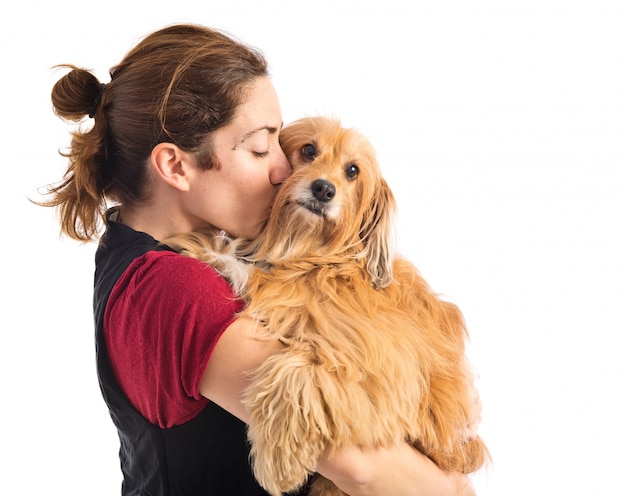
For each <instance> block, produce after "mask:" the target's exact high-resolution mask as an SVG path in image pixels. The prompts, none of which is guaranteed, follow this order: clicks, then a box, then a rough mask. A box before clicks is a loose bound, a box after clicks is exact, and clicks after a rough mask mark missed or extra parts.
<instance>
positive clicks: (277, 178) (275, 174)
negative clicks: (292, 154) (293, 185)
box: [270, 148, 293, 185]
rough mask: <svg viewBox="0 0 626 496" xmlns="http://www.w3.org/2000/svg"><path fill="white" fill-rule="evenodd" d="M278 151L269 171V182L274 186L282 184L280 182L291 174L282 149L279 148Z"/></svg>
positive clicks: (291, 170) (289, 165)
mask: <svg viewBox="0 0 626 496" xmlns="http://www.w3.org/2000/svg"><path fill="white" fill-rule="evenodd" d="M278 150H279V153H277V154H276V155H275V157H276V158H275V160H274V162H273V163H272V166H271V170H270V182H271V183H272V184H274V185H279V184H282V182H283V181H284V180H285V179H287V178H288V177H289V176H290V175H291V173H292V172H293V169H292V168H291V164H290V163H289V161H288V160H287V157H286V156H285V154H284V152H283V150H282V148H279V149H278Z"/></svg>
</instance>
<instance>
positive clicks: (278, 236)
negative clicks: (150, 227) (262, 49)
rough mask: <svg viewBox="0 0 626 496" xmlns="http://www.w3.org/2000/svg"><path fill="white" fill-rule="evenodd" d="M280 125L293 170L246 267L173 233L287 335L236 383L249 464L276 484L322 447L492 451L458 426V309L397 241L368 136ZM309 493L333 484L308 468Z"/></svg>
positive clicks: (329, 124) (329, 126) (465, 415)
mask: <svg viewBox="0 0 626 496" xmlns="http://www.w3.org/2000/svg"><path fill="white" fill-rule="evenodd" d="M280 138H281V146H282V147H283V149H284V151H285V153H286V155H287V158H288V159H289V161H290V163H291V164H292V166H293V169H294V172H293V174H292V175H291V176H290V177H289V179H287V180H286V181H285V183H284V185H283V186H282V188H281V190H280V192H279V194H278V197H277V199H276V202H275V205H274V207H273V210H272V212H271V215H270V218H269V219H268V223H267V226H266V229H265V230H264V232H263V234H262V235H261V237H260V238H259V240H257V244H256V245H255V247H254V255H253V258H254V260H255V261H256V262H257V265H248V266H247V267H248V270H245V271H244V274H245V276H246V277H247V281H246V280H245V278H244V280H242V278H241V273H240V272H238V271H240V270H241V266H239V267H237V268H234V265H237V264H232V263H230V262H227V260H228V257H227V256H222V255H217V254H216V253H215V252H214V251H211V249H209V246H210V245H211V244H212V243H214V240H213V239H211V238H210V237H206V236H202V235H196V237H195V238H193V239H192V238H188V239H187V240H186V241H184V242H181V240H180V239H178V240H176V241H173V242H171V243H170V244H171V245H174V246H176V247H178V248H179V249H180V248H182V249H184V252H185V253H187V254H190V255H192V256H196V257H198V258H203V259H205V260H208V261H210V262H211V263H213V264H216V265H217V266H218V268H220V267H221V269H222V270H223V271H224V274H225V275H226V276H227V277H229V278H230V279H231V281H232V282H233V283H234V284H235V285H237V282H239V285H240V286H241V287H240V288H239V289H240V290H242V294H243V297H244V298H245V299H246V301H247V307H246V309H245V310H244V314H245V315H249V316H252V317H254V318H255V319H258V321H259V322H262V323H263V325H264V329H265V330H266V331H267V333H268V338H275V339H279V340H280V341H281V342H282V343H284V346H285V350H284V353H281V354H278V355H276V356H274V357H272V358H270V359H269V360H267V361H266V362H265V363H264V364H263V365H262V366H261V367H260V368H259V369H258V370H257V371H256V372H255V374H254V376H253V378H252V382H251V384H250V387H249V389H248V390H247V391H246V394H245V404H246V406H247V408H248V409H249V412H250V423H249V428H248V435H249V440H250V442H251V446H252V448H251V456H252V462H253V466H254V473H255V476H256V478H257V479H258V480H259V482H260V483H261V484H262V485H263V487H265V488H266V490H268V492H270V493H271V494H273V495H278V494H281V493H282V492H287V491H292V490H294V489H296V488H298V487H299V486H301V485H302V484H303V483H305V481H306V480H307V478H308V477H309V476H310V475H311V474H312V473H313V472H314V471H315V468H316V464H317V459H318V458H319V456H320V455H321V454H322V452H323V451H324V450H325V449H326V448H330V450H331V452H332V450H334V449H337V448H340V447H341V446H342V445H359V446H365V447H374V446H390V445H392V444H394V443H399V442H409V443H411V444H412V445H414V446H415V447H416V448H418V449H419V450H420V451H422V452H423V453H425V454H426V455H427V456H428V457H430V458H431V459H432V460H433V461H434V462H435V463H436V464H437V465H439V466H440V467H441V468H442V469H445V470H455V471H461V472H464V473H471V472H474V471H476V470H478V469H479V468H481V467H482V466H483V465H484V464H485V463H486V461H487V460H488V458H489V454H488V451H487V448H486V446H485V445H484V443H483V441H482V440H481V439H480V438H479V437H475V436H473V435H472V434H470V433H469V431H470V429H469V427H468V426H469V425H470V424H471V423H472V417H473V415H474V414H475V412H474V411H473V398H472V391H473V373H472V371H471V369H470V367H469V365H468V363H467V361H466V357H465V351H464V350H465V340H466V337H467V333H466V329H465V324H464V319H463V316H462V314H461V313H460V311H459V309H458V308H457V307H456V306H455V305H454V304H452V303H450V302H447V301H444V300H443V299H441V298H440V297H439V296H438V295H437V294H435V293H434V292H433V290H432V289H431V288H430V287H429V286H428V284H427V283H426V282H425V281H424V279H423V278H422V277H421V276H420V274H419V273H418V271H417V270H416V269H415V267H414V266H413V265H412V264H411V263H409V262H408V261H407V260H404V259H402V258H400V257H398V256H396V255H394V247H393V244H392V238H393V236H392V224H393V217H394V215H395V201H394V198H393V195H392V193H391V191H390V188H389V187H388V185H387V183H386V182H385V180H384V179H383V178H382V176H381V172H380V169H379V166H378V164H377V160H376V157H375V152H374V150H373V148H372V146H371V145H370V143H369V142H368V141H367V140H366V139H365V138H364V137H363V136H362V135H361V134H359V133H358V132H356V131H354V130H350V129H345V128H342V127H341V125H340V123H339V122H338V121H336V120H333V119H326V118H322V117H315V118H306V119H302V120H300V121H297V122H296V123H294V124H292V125H290V126H287V127H286V128H285V129H283V130H282V132H281V135H280ZM229 266H230V267H229ZM311 494H318V495H321V494H323V495H339V494H343V493H342V492H341V491H339V489H338V488H337V487H336V486H334V484H332V483H331V482H330V481H328V480H326V479H324V478H323V477H321V476H316V478H315V480H314V482H313V487H312V489H311Z"/></svg>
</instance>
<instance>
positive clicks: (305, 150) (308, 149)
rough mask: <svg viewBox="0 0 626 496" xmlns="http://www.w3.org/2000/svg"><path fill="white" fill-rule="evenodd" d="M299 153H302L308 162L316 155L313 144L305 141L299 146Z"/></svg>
mask: <svg viewBox="0 0 626 496" xmlns="http://www.w3.org/2000/svg"><path fill="white" fill-rule="evenodd" d="M300 155H302V158H304V159H305V160H307V161H309V162H310V161H312V160H313V159H314V158H315V156H316V155H317V149H316V148H315V145H312V144H311V143H307V144H306V145H304V146H303V147H302V148H300Z"/></svg>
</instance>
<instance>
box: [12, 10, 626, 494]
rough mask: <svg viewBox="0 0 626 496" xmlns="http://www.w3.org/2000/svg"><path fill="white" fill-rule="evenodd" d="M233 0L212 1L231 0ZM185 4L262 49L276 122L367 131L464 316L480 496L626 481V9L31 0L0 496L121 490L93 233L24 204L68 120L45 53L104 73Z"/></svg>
mask: <svg viewBox="0 0 626 496" xmlns="http://www.w3.org/2000/svg"><path fill="white" fill-rule="evenodd" d="M226 5H227V6H226ZM178 21H191V22H197V23H201V24H205V25H208V26H212V27H217V28H220V29H223V30H226V31H228V32H230V33H232V34H234V35H236V36H237V37H239V38H240V39H242V40H244V41H246V42H248V43H251V44H253V45H255V46H257V47H259V48H261V49H262V51H263V52H264V53H265V54H266V56H267V58H268V59H269V61H270V64H271V70H272V74H273V78H274V82H275V85H276V87H277V89H278V92H279V95H280V97H281V103H282V108H283V116H284V120H285V122H289V121H291V120H294V119H296V118H299V117H302V116H304V115H306V114H318V113H325V114H332V115H336V116H338V117H340V118H342V120H343V122H344V123H345V124H346V125H348V126H354V127H357V128H358V129H360V130H361V131H362V132H363V133H364V134H366V135H367V136H368V137H369V138H370V139H371V140H372V142H373V143H374V145H375V147H376V148H377V150H378V153H379V158H380V162H381V164H382V167H383V171H384V173H385V175H386V176H387V178H388V180H389V182H390V183H391V185H392V188H393V190H394V192H395V194H396V197H397V199H398V203H399V220H398V226H399V247H400V250H401V251H402V252H403V253H404V254H405V255H408V256H409V257H410V258H411V259H412V260H413V261H414V262H415V263H416V265H417V266H418V267H419V268H420V269H421V271H422V273H423V274H424V276H425V277H426V278H427V280H429V281H430V283H431V284H432V286H433V287H434V288H435V289H436V290H437V291H439V292H441V293H443V294H445V295H447V296H448V297H450V298H451V299H452V300H454V301H455V302H456V303H458V304H459V305H460V306H461V308H462V310H463V311H464V313H465V315H466V318H467V322H468V326H469V330H470V333H471V336H472V346H471V348H470V353H471V357H472V360H473V362H474V364H475V366H476V368H477V369H478V371H479V373H480V376H481V380H480V382H479V387H480V390H481V395H482V401H483V404H484V412H483V414H484V415H483V424H482V426H481V433H482V434H483V436H484V438H485V439H486V441H487V442H488V444H489V446H490V447H491V450H492V453H493V457H494V464H493V467H492V468H491V470H490V471H488V472H485V473H481V474H479V475H477V476H476V477H475V478H474V480H475V485H476V487H477V489H478V492H479V494H480V495H482V496H496V495H497V496H505V495H506V496H513V495H528V494H532V495H555V494H558V495H565V494H593V495H600V494H601V495H603V496H624V495H626V478H625V477H624V476H623V475H621V474H623V473H624V465H625V464H626V455H625V452H626V451H625V449H624V446H625V445H626V421H625V420H626V407H625V406H624V396H625V393H626V365H625V363H626V360H625V358H624V356H625V355H626V317H625V309H626V282H625V281H626V263H625V261H624V254H625V253H626V229H625V227H626V226H625V221H624V216H625V214H626V134H625V133H626V4H625V3H624V2H623V1H619V0H615V1H610V0H590V1H583V0H571V1H566V0H561V1H559V0H526V1H523V2H522V1H519V2H513V1H507V0H500V1H497V0H492V1H489V0H479V1H469V0H467V1H463V0H457V1H435V0H431V1H428V2H426V1H404V2H402V1H397V0H386V1H381V2H376V3H374V2H367V1H355V2H349V1H340V0H334V1H327V0H318V1H316V2H297V1H281V2H272V1H266V2H257V1H252V0H249V1H247V2H245V1H236V0H232V1H225V0H224V1H221V2H212V1H204V2H199V1H193V2H192V1H186V0H177V1H167V2H165V1H161V0H145V1H141V2H133V1H131V0H127V1H124V2H121V1H113V0H110V1H108V2H85V1H83V0H81V1H69V0H55V1H34V2H33V1H31V2H29V1H27V0H25V1H23V2H19V3H14V4H13V5H12V7H11V9H10V10H6V9H5V11H4V13H3V14H2V20H0V46H1V47H2V48H1V50H2V69H1V70H2V77H1V78H0V105H1V107H0V110H1V121H2V138H3V139H2V152H1V154H0V157H1V161H0V164H1V167H2V177H3V181H2V186H0V187H1V188H2V193H1V195H0V201H1V202H2V205H1V207H2V219H3V222H2V234H1V236H2V243H1V249H2V253H1V257H0V260H1V263H2V267H1V269H2V281H3V285H2V286H3V290H4V291H3V297H2V299H1V300H0V301H1V303H0V305H1V310H2V316H3V319H2V324H1V326H2V329H1V334H0V336H1V337H0V339H1V342H0V367H1V370H0V381H1V383H0V391H1V394H2V396H1V401H2V407H1V408H0V426H1V428H2V439H1V441H0V445H1V446H2V448H0V449H1V451H2V453H3V455H4V456H3V460H4V461H3V462H2V464H1V465H0V493H1V494H11V495H35V494H63V495H66V496H71V495H80V496H83V495H86V494H89V495H91V496H97V495H114V494H119V484H120V473H119V468H118V467H119V462H118V459H117V438H116V433H115V431H114V429H113V427H112V423H111V422H110V419H109V417H108V413H107V411H106V409H105V406H104V403H103V402H102V400H101V397H100V393H99V390H98V385H97V381H96V375H95V365H94V356H93V355H94V351H93V329H92V316H91V289H92V274H93V260H92V259H93V253H94V249H95V247H94V246H93V245H84V246H83V245H80V244H77V243H74V242H71V241H69V240H63V239H60V238H59V236H58V233H59V230H58V225H57V223H56V220H55V217H54V213H53V212H52V211H49V210H48V209H44V208H40V207H36V206H33V205H31V204H30V203H29V202H28V201H27V196H29V195H30V196H34V197H36V192H37V188H38V187H40V186H43V185H45V184H48V183H50V182H53V181H56V180H58V179H60V177H61V175H62V174H63V172H64V167H65V163H64V161H63V160H62V159H61V158H60V157H59V156H58V154H57V150H58V149H59V148H61V147H63V146H66V145H67V144H68V142H69V134H68V132H69V130H70V128H69V127H68V126H66V125H65V124H64V123H63V122H62V121H60V120H59V119H58V118H56V117H55V116H54V115H53V113H52V109H51V104H50V99H49V95H50V89H51V88H52V85H53V83H54V82H55V81H56V79H57V77H58V76H59V74H58V73H55V72H54V71H52V70H51V67H52V66H53V65H55V64H60V63H73V64H77V65H80V66H84V67H88V68H92V69H93V70H95V71H96V74H97V75H98V76H99V78H100V79H101V80H102V81H103V82H107V81H108V69H109V68H110V67H111V66H113V65H115V64H116V63H117V62H118V61H119V60H120V59H121V58H122V57H123V56H124V54H125V53H126V52H127V51H128V50H129V49H130V48H131V47H132V46H133V45H134V44H135V43H136V42H138V41H139V40H140V39H141V38H142V37H143V36H144V35H146V34H148V33H149V32H150V31H153V30H155V29H158V28H160V27H163V26H164V25H166V24H171V23H174V22H178Z"/></svg>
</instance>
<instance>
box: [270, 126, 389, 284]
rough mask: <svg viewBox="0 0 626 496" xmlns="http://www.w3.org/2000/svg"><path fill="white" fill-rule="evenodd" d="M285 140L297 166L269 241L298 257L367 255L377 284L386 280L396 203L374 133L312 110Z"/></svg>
mask: <svg viewBox="0 0 626 496" xmlns="http://www.w3.org/2000/svg"><path fill="white" fill-rule="evenodd" d="M280 143H281V146H282V148H283V150H284V152H285V154H286V156H287V158H288V160H289V162H290V163H291V165H292V167H293V174H292V175H291V176H290V177H289V178H288V179H287V180H286V181H285V183H284V184H283V186H282V188H281V190H280V192H279V194H278V197H277V199H276V203H275V205H274V208H273V209H272V214H271V216H270V219H269V222H268V227H267V232H266V235H267V236H268V237H270V238H272V239H271V240H266V241H269V242H270V244H271V246H272V247H274V248H276V247H278V246H281V247H282V248H280V250H282V253H283V255H285V254H290V255H291V256H293V257H302V256H304V257H307V256H310V255H311V254H315V255H316V256H320V257H326V256H340V257H345V256H353V257H362V258H364V259H365V262H366V266H367V270H368V272H369V274H370V277H371V281H372V284H373V285H374V286H375V287H384V286H386V285H387V284H389V282H390V281H391V278H392V271H391V265H392V257H393V236H392V234H393V233H392V226H393V217H394V215H395V209H396V206H395V200H394V198H393V195H392V193H391V190H390V188H389V186H388V185H387V183H386V181H385V180H384V179H383V178H382V175H381V172H380V168H379V166H378V162H377V160H376V154H375V152H374V149H373V147H372V145H371V144H370V143H369V141H368V140H367V139H366V138H365V137H364V136H363V135H361V134H360V133H358V132H357V131H355V130H353V129H346V128H343V127H341V124H340V122H339V121H337V120H334V119H328V118H324V117H312V118H305V119H301V120H299V121H296V122H294V123H293V124H290V125H288V126H286V127H285V128H284V129H283V130H282V131H281V134H280ZM266 246H269V245H266Z"/></svg>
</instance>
